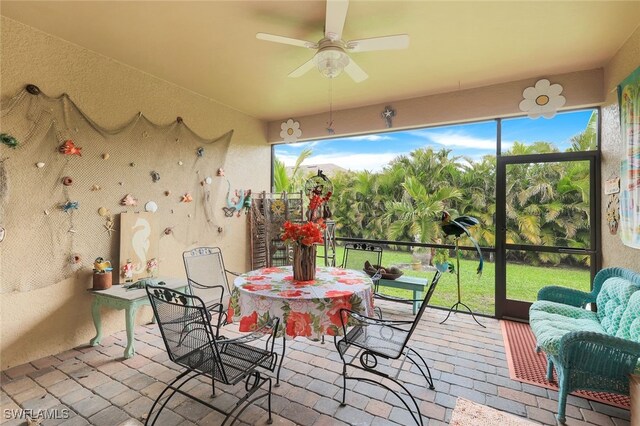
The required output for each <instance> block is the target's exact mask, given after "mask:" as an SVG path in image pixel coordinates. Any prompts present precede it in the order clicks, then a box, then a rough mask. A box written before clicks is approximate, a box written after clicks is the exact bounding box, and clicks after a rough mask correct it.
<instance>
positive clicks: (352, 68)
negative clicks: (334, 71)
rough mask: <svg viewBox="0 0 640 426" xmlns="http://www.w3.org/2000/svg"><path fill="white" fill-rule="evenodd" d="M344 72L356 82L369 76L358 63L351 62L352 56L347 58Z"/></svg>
mask: <svg viewBox="0 0 640 426" xmlns="http://www.w3.org/2000/svg"><path fill="white" fill-rule="evenodd" d="M344 72H346V73H347V74H349V77H351V78H352V79H353V81H355V82H356V83H360V82H361V81H364V80H366V79H367V78H369V76H368V75H367V73H366V72H364V70H363V69H362V68H360V66H359V65H358V64H356V63H355V62H353V59H352V58H349V63H348V64H347V66H346V67H344Z"/></svg>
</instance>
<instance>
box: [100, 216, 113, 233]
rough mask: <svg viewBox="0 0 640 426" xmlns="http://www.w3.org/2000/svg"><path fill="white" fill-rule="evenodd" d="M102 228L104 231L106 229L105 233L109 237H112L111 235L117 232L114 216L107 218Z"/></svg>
mask: <svg viewBox="0 0 640 426" xmlns="http://www.w3.org/2000/svg"><path fill="white" fill-rule="evenodd" d="M102 226H104V229H105V231H104V232H106V233H107V234H109V236H111V234H113V233H114V232H116V228H115V225H114V224H113V216H107V219H106V223H105V224H104V225H102Z"/></svg>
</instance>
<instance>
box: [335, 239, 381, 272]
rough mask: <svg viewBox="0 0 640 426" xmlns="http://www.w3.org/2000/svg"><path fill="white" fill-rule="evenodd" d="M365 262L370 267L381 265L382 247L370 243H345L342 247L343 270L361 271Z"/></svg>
mask: <svg viewBox="0 0 640 426" xmlns="http://www.w3.org/2000/svg"><path fill="white" fill-rule="evenodd" d="M366 262H369V263H370V264H371V265H372V266H373V265H381V264H382V246H379V245H377V244H371V243H346V244H345V245H344V257H343V259H342V267H343V268H345V269H355V270H357V271H362V270H364V265H365V263H366Z"/></svg>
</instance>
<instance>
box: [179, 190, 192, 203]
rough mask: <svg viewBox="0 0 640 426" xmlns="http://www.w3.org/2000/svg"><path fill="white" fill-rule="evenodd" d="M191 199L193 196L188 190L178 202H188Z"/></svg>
mask: <svg viewBox="0 0 640 426" xmlns="http://www.w3.org/2000/svg"><path fill="white" fill-rule="evenodd" d="M192 201H193V197H192V196H191V194H190V193H188V192H187V193H186V194H184V195H183V196H182V197H181V198H180V202H182V203H190V202H192Z"/></svg>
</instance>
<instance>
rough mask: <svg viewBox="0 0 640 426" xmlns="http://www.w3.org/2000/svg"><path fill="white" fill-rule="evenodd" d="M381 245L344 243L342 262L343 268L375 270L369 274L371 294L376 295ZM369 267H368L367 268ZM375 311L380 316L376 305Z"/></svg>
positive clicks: (380, 263)
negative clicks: (371, 284)
mask: <svg viewBox="0 0 640 426" xmlns="http://www.w3.org/2000/svg"><path fill="white" fill-rule="evenodd" d="M382 251H383V250H382V246H380V245H378V244H371V243H346V244H345V245H344V256H343V258H342V264H341V265H340V266H341V267H342V268H345V269H354V270H356V271H365V269H366V270H367V271H371V270H375V274H374V275H372V276H371V280H372V281H373V295H374V296H375V297H378V295H379V293H378V281H379V280H380V278H381V277H382V274H380V270H379V268H380V265H382ZM367 267H369V268H367ZM365 272H366V271H365ZM375 312H376V314H377V315H378V317H379V318H382V311H381V310H380V308H378V307H376V308H375Z"/></svg>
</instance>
